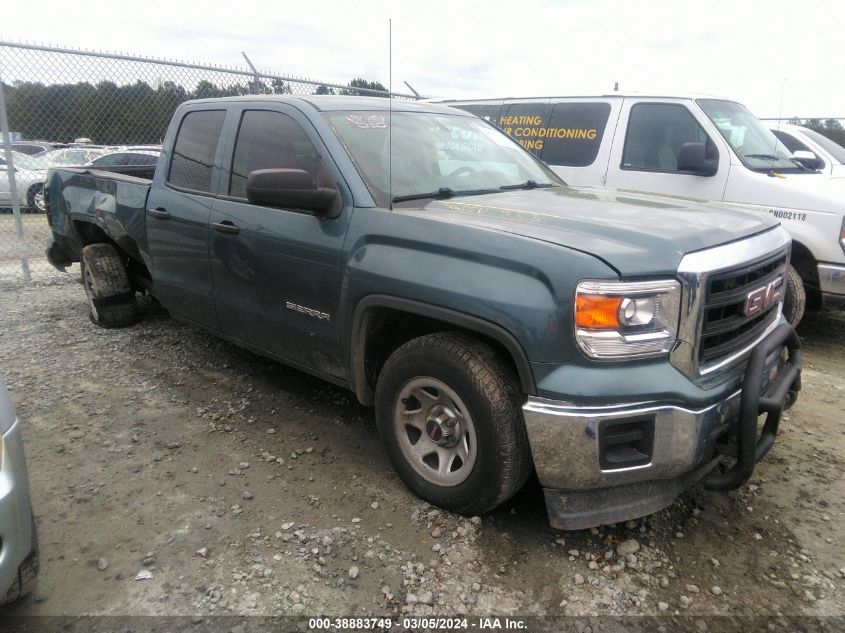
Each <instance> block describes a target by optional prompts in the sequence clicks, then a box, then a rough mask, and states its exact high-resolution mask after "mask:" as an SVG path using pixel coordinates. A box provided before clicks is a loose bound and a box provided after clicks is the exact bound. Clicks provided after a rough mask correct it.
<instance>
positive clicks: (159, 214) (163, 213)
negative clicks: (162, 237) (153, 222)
mask: <svg viewBox="0 0 845 633" xmlns="http://www.w3.org/2000/svg"><path fill="white" fill-rule="evenodd" d="M147 213H149V214H150V215H151V216H153V217H154V218H158V219H159V220H169V219H170V211H168V210H167V209H162V208H161V207H158V208H156V209H147Z"/></svg>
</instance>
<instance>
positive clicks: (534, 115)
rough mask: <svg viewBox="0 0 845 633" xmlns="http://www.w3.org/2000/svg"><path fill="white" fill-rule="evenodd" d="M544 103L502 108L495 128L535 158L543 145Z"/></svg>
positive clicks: (519, 104) (545, 106)
mask: <svg viewBox="0 0 845 633" xmlns="http://www.w3.org/2000/svg"><path fill="white" fill-rule="evenodd" d="M547 110H548V104H546V103H515V104H513V105H504V106H502V109H501V111H500V112H499V116H498V119H499V120H498V122H497V123H496V126H497V127H498V128H500V129H501V130H502V131H503V132H504V133H505V134H507V135H508V136H510V137H512V138H513V139H514V140H515V141H516V142H517V143H519V144H520V145H522V146H523V147H524V148H525V149H527V150H529V151H530V152H532V153H533V154H535V155H536V156H539V155H540V154H541V153H542V151H543V146H544V145H545V128H546V119H545V115H546V111H547Z"/></svg>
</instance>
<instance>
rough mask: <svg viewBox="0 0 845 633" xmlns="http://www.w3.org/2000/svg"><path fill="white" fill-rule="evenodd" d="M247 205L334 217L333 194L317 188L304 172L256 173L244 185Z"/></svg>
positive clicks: (290, 170)
mask: <svg viewBox="0 0 845 633" xmlns="http://www.w3.org/2000/svg"><path fill="white" fill-rule="evenodd" d="M246 197H247V200H249V202H250V204H258V205H262V206H266V207H280V208H282V209H296V210H299V211H311V212H312V213H315V214H317V215H320V216H322V217H327V218H334V217H337V215H338V213H339V212H340V208H339V207H340V205H338V204H337V190H336V189H333V188H331V187H317V185H316V184H315V183H314V178H313V177H312V176H311V174H309V173H308V172H307V171H305V170H304V169H256V170H255V171H252V172H250V173H249V177H248V178H247V181H246Z"/></svg>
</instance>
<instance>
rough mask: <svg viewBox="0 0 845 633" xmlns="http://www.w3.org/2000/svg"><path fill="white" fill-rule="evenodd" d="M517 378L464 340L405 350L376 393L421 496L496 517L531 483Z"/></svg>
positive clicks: (391, 361)
mask: <svg viewBox="0 0 845 633" xmlns="http://www.w3.org/2000/svg"><path fill="white" fill-rule="evenodd" d="M521 404H522V395H521V391H520V388H519V382H518V380H517V379H516V376H514V372H513V371H512V370H511V369H510V367H509V366H508V365H506V364H505V363H504V362H503V361H502V359H501V358H500V357H499V356H498V355H497V354H496V353H495V352H494V351H493V350H492V349H491V348H490V347H489V346H487V345H485V344H484V343H482V342H480V341H478V340H476V339H474V338H471V337H469V336H466V335H463V334H456V333H445V332H444V333H438V334H430V335H426V336H422V337H420V338H417V339H414V340H412V341H409V342H408V343H405V344H404V345H402V346H401V347H399V348H398V349H397V350H396V351H395V352H393V354H391V356H390V358H388V359H387V362H386V363H385V365H384V368H383V369H382V371H381V374H380V375H379V378H378V384H377V386H376V422H377V424H378V428H379V433H380V435H381V437H382V441H383V442H384V445H385V448H386V450H387V453H388V456H389V457H390V461H391V463H392V464H393V467H394V468H395V469H396V471H397V472H398V473H399V476H400V477H401V478H402V480H403V481H404V482H405V484H406V485H407V486H408V487H409V488H410V489H411V490H413V491H414V492H415V493H416V494H417V495H418V496H419V497H421V498H423V499H425V500H426V501H428V502H430V503H433V504H435V505H438V506H441V507H443V508H446V509H447V510H451V511H453V512H458V513H461V514H477V513H481V512H487V511H489V510H492V509H493V508H495V507H496V506H498V505H499V504H501V503H502V502H504V501H505V500H507V499H508V498H510V497H511V496H512V495H513V494H515V493H516V492H517V491H518V490H519V489H520V488H521V487H522V485H523V484H524V483H525V480H526V479H527V478H528V475H529V474H530V472H531V454H530V450H529V447H528V439H527V435H526V432H525V424H524V422H523V419H522V410H521Z"/></svg>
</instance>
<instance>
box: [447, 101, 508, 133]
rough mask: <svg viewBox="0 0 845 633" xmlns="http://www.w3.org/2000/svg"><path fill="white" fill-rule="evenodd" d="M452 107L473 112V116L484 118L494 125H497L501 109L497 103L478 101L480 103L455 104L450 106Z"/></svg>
mask: <svg viewBox="0 0 845 633" xmlns="http://www.w3.org/2000/svg"><path fill="white" fill-rule="evenodd" d="M452 107H453V108H460V109H461V110H466V111H467V112H470V113H472V114H474V115H475V116H477V117H479V118H482V119H484V120H485V121H487V122H488V123H492V124H493V125H495V126H496V127H500V126H499V112H501V110H502V106H501V105H499V104H498V103H493V104H490V103H480V104H476V103H473V104H468V105H462V104H455V105H453V106H452Z"/></svg>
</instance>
